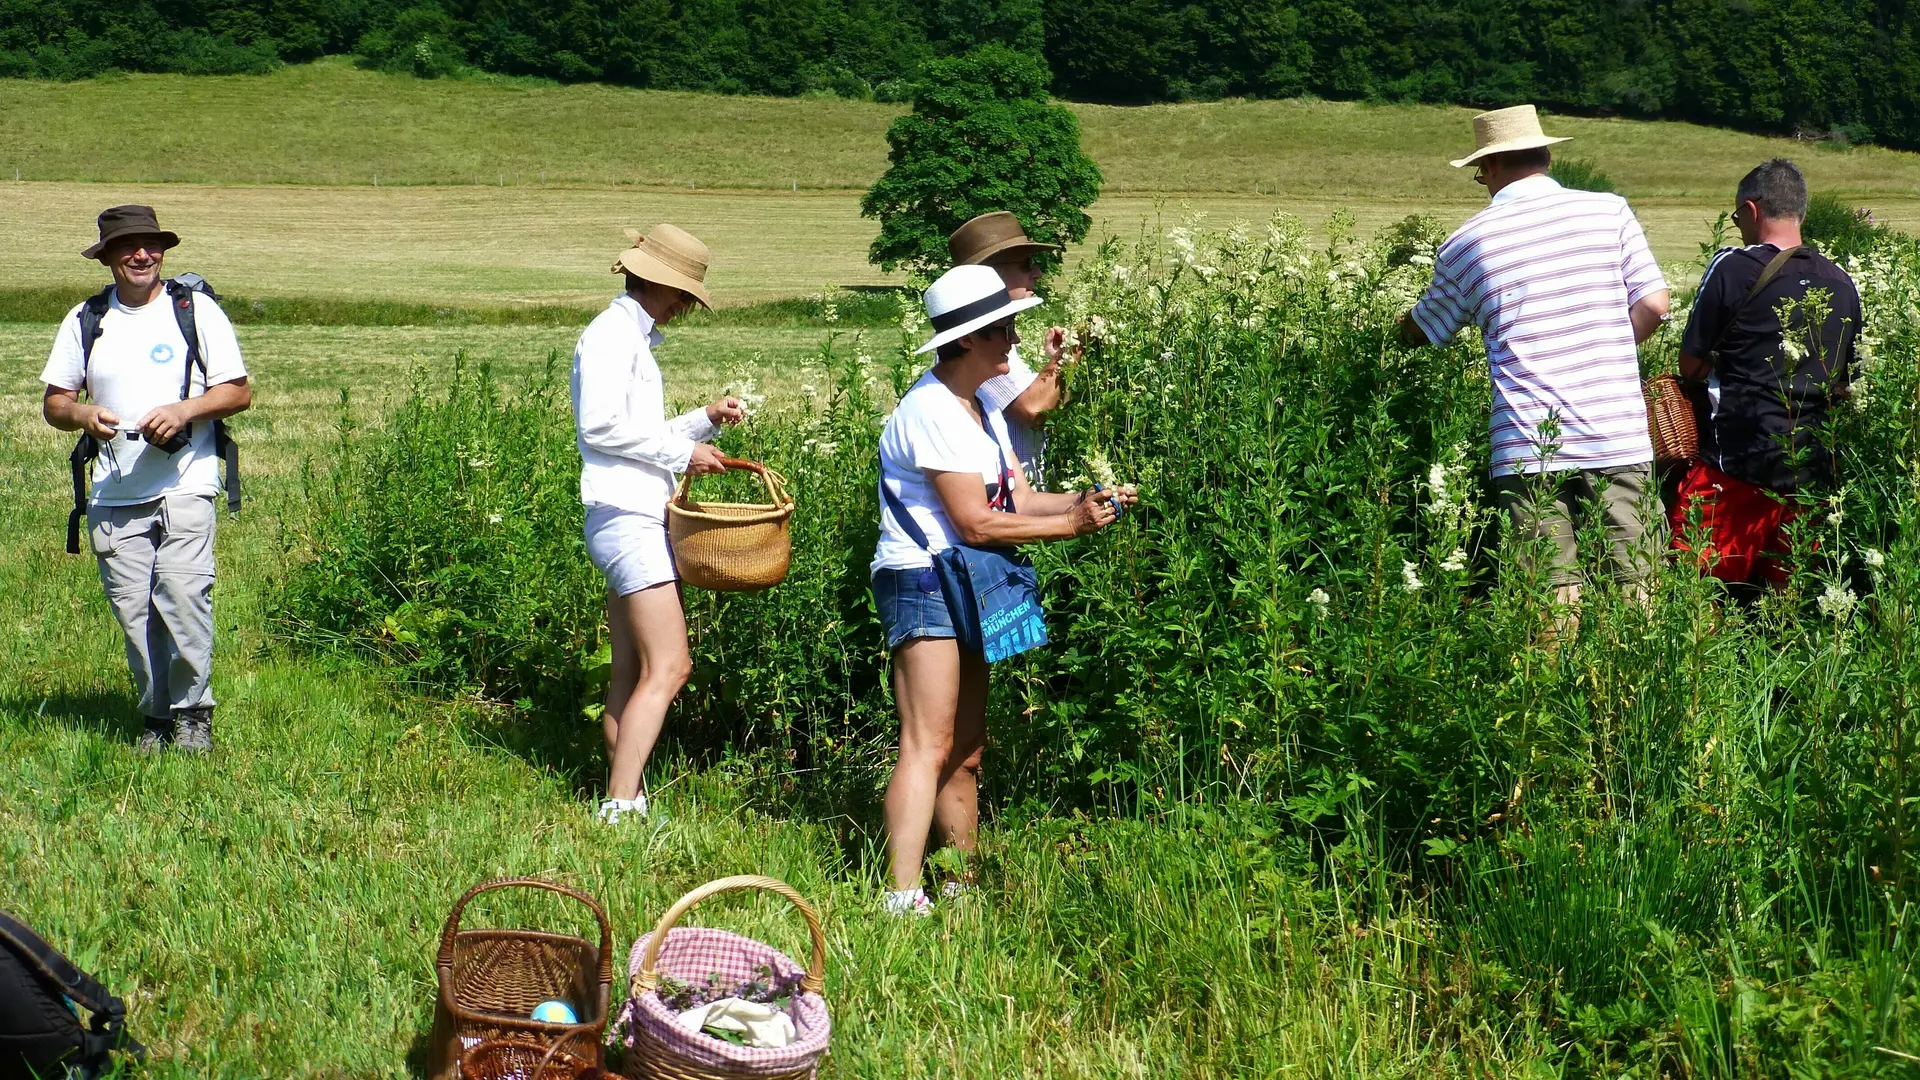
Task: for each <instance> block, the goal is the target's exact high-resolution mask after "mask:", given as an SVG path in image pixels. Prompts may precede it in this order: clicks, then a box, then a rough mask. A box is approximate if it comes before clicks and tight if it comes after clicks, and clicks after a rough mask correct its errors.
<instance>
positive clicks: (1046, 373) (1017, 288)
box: [947, 210, 1071, 488]
mask: <svg viewBox="0 0 1920 1080" xmlns="http://www.w3.org/2000/svg"><path fill="white" fill-rule="evenodd" d="M1060 250H1062V249H1061V247H1060V245H1058V244H1043V243H1040V242H1039V241H1037V240H1032V239H1029V238H1028V236H1027V233H1026V230H1025V229H1023V228H1022V227H1021V226H1020V219H1019V218H1017V217H1015V216H1013V214H1012V213H1010V212H1008V211H1005V210H996V211H994V212H993V213H990V214H981V215H980V216H978V217H976V218H973V219H972V220H970V221H968V222H967V223H966V224H964V225H962V226H960V227H959V228H958V229H955V230H954V231H953V235H952V236H950V237H948V238H947V253H948V254H950V255H952V256H953V264H954V265H955V266H990V267H992V268H993V269H994V270H995V271H996V272H997V273H998V274H999V275H1000V280H1001V281H1003V282H1005V283H1006V286H1007V295H1008V296H1010V297H1012V298H1013V299H1015V300H1019V299H1022V298H1024V297H1028V296H1033V295H1036V293H1035V290H1036V289H1037V288H1038V287H1039V285H1040V277H1041V269H1040V264H1039V261H1038V260H1037V258H1036V256H1038V255H1040V254H1042V253H1043V252H1058V251H1060ZM1066 339H1067V332H1066V330H1064V329H1062V328H1061V327H1058V326H1055V327H1051V328H1049V329H1048V330H1047V332H1046V334H1045V335H1044V336H1043V337H1042V338H1041V346H1042V348H1043V350H1044V351H1045V353H1046V357H1047V362H1046V365H1045V366H1043V367H1042V368H1041V369H1040V370H1039V371H1034V370H1033V369H1032V368H1029V367H1028V366H1027V364H1026V361H1025V360H1022V359H1021V357H1020V348H1019V346H1015V347H1014V348H1013V351H1012V352H1010V353H1008V354H1007V373H1006V374H1005V375H999V376H996V377H994V378H992V379H989V380H988V381H987V382H986V384H985V385H983V386H981V387H980V399H981V400H982V401H984V402H986V404H987V407H988V408H990V409H998V410H1000V413H1001V415H1002V416H1004V417H1005V418H1006V421H1007V438H1008V441H1010V442H1012V443H1013V452H1014V453H1015V454H1016V455H1018V456H1019V458H1020V464H1021V467H1022V468H1024V469H1025V470H1026V473H1027V480H1028V482H1029V483H1031V484H1033V485H1034V486H1035V487H1036V488H1038V487H1039V485H1040V482H1041V475H1040V472H1041V467H1042V464H1043V462H1042V458H1043V457H1044V454H1045V450H1046V433H1045V432H1044V431H1043V430H1042V428H1043V426H1044V425H1045V424H1046V422H1047V414H1048V413H1050V412H1052V411H1053V410H1054V409H1056V408H1058V407H1059V406H1060V396H1061V388H1060V381H1061V380H1060V376H1061V373H1062V370H1063V367H1064V365H1065V364H1067V363H1071V361H1070V360H1068V359H1067V358H1066V352H1067V350H1066Z"/></svg>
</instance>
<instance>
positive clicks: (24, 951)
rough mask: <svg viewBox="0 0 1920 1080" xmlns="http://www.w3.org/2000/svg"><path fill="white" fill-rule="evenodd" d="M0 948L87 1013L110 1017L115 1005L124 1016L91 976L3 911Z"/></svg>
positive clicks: (122, 1006) (116, 1001)
mask: <svg viewBox="0 0 1920 1080" xmlns="http://www.w3.org/2000/svg"><path fill="white" fill-rule="evenodd" d="M0 945H4V946H9V947H11V949H12V950H13V952H14V953H16V954H17V955H18V956H19V957H20V959H21V961H22V962H24V963H25V964H26V965H27V966H28V967H30V968H33V969H34V970H35V971H38V972H39V973H40V975H41V976H42V977H43V978H45V979H47V981H49V982H52V983H53V984H55V985H56V986H58V987H59V988H60V990H61V992H62V993H64V994H66V995H67V996H68V997H70V998H72V999H73V1000H74V1001H76V1002H78V1003H79V1004H81V1005H84V1006H86V1009H87V1011H88V1012H95V1013H111V1012H113V1011H114V1006H116V1005H118V1006H119V1011H120V1012H121V1013H122V1014H124V1013H125V1012H126V1005H125V1004H124V1003H122V1002H120V1000H119V999H118V998H116V997H114V996H113V995H112V994H110V993H108V992H107V988H106V987H104V986H101V985H100V984H99V983H98V982H96V981H94V978H93V976H91V975H88V974H87V973H86V972H84V971H81V970H80V969H79V968H77V967H75V966H74V964H73V961H71V960H69V959H67V958H66V957H65V956H63V955H61V953H60V950H58V949H56V948H54V947H53V946H52V945H49V944H47V940H46V939H45V938H43V937H41V936H40V935H39V934H36V933H34V932H33V931H32V930H31V929H29V928H28V927H27V925H26V924H25V923H23V922H21V921H20V920H19V919H16V918H14V917H13V916H12V915H10V914H8V913H7V912H5V911H0Z"/></svg>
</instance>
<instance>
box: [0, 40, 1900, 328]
mask: <svg viewBox="0 0 1920 1080" xmlns="http://www.w3.org/2000/svg"><path fill="white" fill-rule="evenodd" d="M1073 108H1075V109H1076V111H1077V112H1078V113H1079V115H1080V118H1081V122H1082V128H1083V135H1084V142H1085V146H1086V149H1087V151H1088V153H1089V154H1090V155H1091V156H1092V157H1093V158H1094V160H1095V161H1096V162H1098V163H1099V164H1100V166H1101V168H1102V170H1103V171H1104V173H1105V175H1106V186H1105V189H1104V191H1105V194H1104V197H1103V198H1102V199H1101V200H1100V201H1099V202H1098V203H1096V204H1095V206H1094V207H1093V208H1092V215H1093V218H1094V230H1093V232H1092V234H1091V235H1090V236H1089V237H1088V243H1087V244H1085V245H1082V246H1081V247H1079V248H1078V249H1076V250H1075V251H1074V252H1072V253H1070V259H1069V262H1070V263H1077V262H1078V261H1079V260H1080V259H1081V258H1083V257H1084V256H1085V254H1086V252H1087V251H1089V250H1091V248H1092V247H1093V246H1095V245H1096V244H1097V243H1098V241H1099V240H1101V239H1102V238H1104V237H1107V236H1118V237H1121V238H1122V239H1127V240H1131V239H1133V238H1135V237H1137V236H1138V235H1140V234H1141V232H1142V229H1143V227H1145V228H1156V227H1157V226H1160V225H1164V224H1170V223H1172V222H1173V221H1175V220H1178V219H1180V218H1183V217H1185V216H1186V215H1187V214H1188V213H1190V212H1201V213H1206V214H1209V215H1211V217H1212V218H1213V220H1214V221H1215V222H1216V223H1220V222H1225V221H1229V220H1246V221H1250V222H1253V223H1255V224H1260V223H1264V222H1265V221H1266V220H1267V219H1268V218H1269V217H1270V216H1271V215H1272V214H1273V213H1274V212H1275V211H1285V212H1287V213H1290V214H1293V215H1295V216H1298V217H1299V218H1301V219H1302V220H1303V221H1304V222H1306V224H1307V226H1308V228H1309V229H1310V230H1314V231H1316V232H1321V231H1324V228H1325V226H1326V224H1327V222H1328V221H1329V220H1331V219H1332V217H1333V215H1334V213H1335V211H1336V210H1339V209H1343V208H1344V209H1350V210H1351V211H1353V213H1354V215H1355V217H1356V218H1357V220H1358V223H1359V225H1360V227H1361V229H1362V230H1363V231H1373V230H1375V229H1377V228H1378V227H1380V226H1383V225H1386V224H1388V223H1391V222H1393V221H1396V220H1399V219H1400V218H1403V217H1405V216H1407V215H1409V214H1414V213H1421V214H1430V215H1433V216H1434V217H1435V218H1437V219H1438V220H1439V221H1440V222H1441V223H1442V224H1444V225H1447V226H1453V225H1457V224H1458V223H1459V222H1461V221H1464V220H1465V219H1466V218H1467V217H1468V216H1469V215H1470V214H1472V213H1473V212H1474V211H1475V210H1477V209H1478V208H1479V207H1481V206H1482V205H1484V194H1483V192H1482V190H1481V189H1480V188H1479V187H1477V186H1475V185H1474V184H1473V182H1472V180H1471V178H1470V177H1469V176H1468V175H1467V173H1465V172H1464V171H1461V170H1455V169H1452V168H1450V167H1448V166H1447V164H1446V162H1447V159H1449V158H1451V157H1453V156H1455V155H1457V154H1458V153H1460V152H1461V150H1462V148H1463V147H1464V146H1465V145H1467V143H1468V142H1470V134H1469V132H1470V127H1469V124H1468V120H1469V117H1470V116H1471V110H1467V109H1459V108H1450V107H1437V106H1432V107H1430V106H1368V105H1360V104H1354V103H1338V102H1324V101H1315V100H1294V101H1226V102H1214V103H1208V104H1189V105H1155V106H1145V107H1139V108H1118V107H1111V106H1092V105H1075V106H1073ZM0 110H3V111H4V112H5V114H6V115H7V116H8V118H9V123H10V129H9V134H10V138H9V140H8V141H7V143H6V145H4V146H0V183H4V182H5V181H6V180H8V178H12V179H14V180H15V181H17V182H15V183H13V184H12V186H9V187H5V188H4V192H5V196H6V197H5V198H4V200H0V261H4V262H5V263H6V264H7V265H8V266H9V267H10V268H11V273H10V275H9V279H8V281H7V282H6V284H7V286H8V287H10V288H15V289H19V288H36V287H52V288H63V289H64V288H71V289H81V290H84V289H85V288H86V287H88V286H89V285H91V284H93V283H94V282H95V280H96V279H97V278H98V271H97V269H95V268H93V267H91V266H89V265H88V264H86V263H84V262H82V261H80V260H79V259H77V258H76V257H75V255H76V253H77V252H78V251H79V250H80V249H81V248H83V247H85V246H86V245H87V244H88V243H89V242H91V240H92V238H93V237H92V222H93V216H94V215H95V214H96V213H98V212H99V210H100V209H101V208H102V207H105V206H108V205H112V204H114V203H118V202H146V203H150V204H152V205H154V206H156V207H158V208H159V209H160V212H161V216H162V219H163V220H164V221H165V222H167V224H168V225H169V226H170V227H173V228H175V229H176V230H177V231H180V232H181V233H182V234H183V236H184V237H185V243H184V244H183V246H182V248H181V249H180V250H179V252H177V253H176V255H175V263H176V265H177V266H178V267H179V268H180V269H187V268H188V264H189V263H190V264H191V266H192V268H195V269H198V270H200V271H201V272H203V273H205V274H206V275H207V276H208V277H209V278H211V279H213V280H214V282H215V283H216V285H217V286H219V287H221V288H224V289H228V290H232V291H235V292H237V293H240V294H242V295H245V296H248V297H257V298H269V299H280V300H292V299H300V300H305V301H311V300H350V301H353V302H356V303H359V302H373V301H380V302H390V303H398V304H403V305H431V306H435V307H441V306H451V307H457V308H486V307H538V306H542V305H560V306H566V307H583V306H584V307H592V306H595V305H596V304H597V303H598V302H599V300H600V298H602V297H603V296H604V295H605V294H606V292H607V274H606V272H605V271H604V270H603V269H602V267H604V266H606V265H608V264H609V263H610V262H611V256H612V254H613V252H614V251H615V250H617V249H618V248H619V247H621V246H623V245H624V244H625V239H624V237H623V236H622V235H621V233H620V230H621V228H622V227H625V226H634V227H645V226H648V225H650V224H652V223H653V222H656V221H673V222H675V223H677V224H680V225H683V226H686V227H688V228H690V229H692V230H693V231H694V232H695V233H697V234H698V235H699V236H701V237H702V238H703V239H705V240H707V241H708V243H709V245H710V246H711V247H712V248H713V251H714V265H713V271H712V279H711V280H712V284H713V287H714V292H715V295H716V297H717V298H718V301H719V303H721V304H722V305H728V306H731V305H738V304H753V303H757V302H760V301H765V300H770V299H777V298H785V297H793V296H801V295H806V294H810V293H817V292H820V291H823V290H827V289H832V288H834V287H837V286H856V287H857V286H872V285H880V284H888V283H892V284H899V283H901V281H902V279H901V278H899V277H898V276H897V275H894V276H889V275H885V274H882V273H881V272H880V271H879V270H878V269H877V268H875V267H873V266H871V265H869V264H868V263H867V260H866V253H867V248H868V246H869V244H871V242H872V240H873V237H874V235H875V232H876V230H877V226H876V223H875V222H873V221H871V220H869V219H865V218H862V217H861V216H860V213H859V197H858V193H859V192H860V191H861V190H864V189H865V188H866V187H867V186H868V185H870V184H871V183H872V182H873V180H874V179H875V178H876V177H878V175H879V174H880V172H881V171H882V170H883V169H884V168H885V167H886V142H885V138H884V136H885V131H886V127H887V124H888V123H889V122H890V121H891V120H892V118H893V117H895V116H897V115H898V114H899V112H900V107H899V106H893V105H878V104H873V103H865V102H850V101H840V100H835V99H804V100H800V99H773V98H747V97H722V96H712V95H699V94H687V93H677V92H667V91H638V90H624V89H617V88H611V87H604V86H556V85H547V84H542V83H538V82H532V81H527V80H512V79H492V78H486V79H473V80H442V81H430V80H418V79H413V78H408V77H399V76H391V75H382V74H378V73H374V72H367V71H361V70H358V69H356V68H354V67H353V66H352V65H351V64H350V63H348V62H346V61H344V60H339V59H334V60H328V61H323V62H320V63H316V64H310V65H304V66H296V67H289V68H286V69H284V70H282V71H280V72H277V73H275V74H272V75H267V76H218V77H182V76H166V75H125V76H114V77H110V78H104V79H97V80H88V81H83V82H77V83H45V82H27V81H17V80H16V81H9V80H0ZM343 117H351V118H352V121H351V122H348V123H342V122H341V120H342V118H343ZM1551 123H1552V125H1553V126H1554V127H1556V129H1558V130H1564V131H1566V132H1568V133H1570V134H1573V135H1574V136H1575V137H1576V138H1577V139H1578V140H1579V142H1577V143H1575V144H1570V145H1572V146H1577V147H1578V150H1577V153H1578V155H1579V156H1581V157H1582V158H1584V159H1588V160H1591V161H1593V162H1594V163H1595V164H1596V165H1598V166H1599V167H1601V168H1603V169H1604V170H1605V172H1606V173H1607V175H1608V176H1609V177H1611V178H1612V179H1613V180H1614V181H1615V182H1616V183H1617V184H1618V185H1619V186H1620V189H1621V190H1622V191H1623V192H1625V193H1626V194H1627V195H1628V196H1629V197H1630V198H1631V199H1632V200H1633V202H1634V207H1635V210H1636V212H1637V213H1638V214H1639V216H1640V218H1641V221H1642V222H1643V224H1644V225H1645V227H1646V229H1647V233H1648V235H1649V237H1650V238H1651V240H1652V243H1653V246H1654V250H1655V253H1656V255H1658V256H1659V257H1660V259H1661V260H1662V261H1663V262H1669V263H1678V262H1682V261H1684V260H1687V259H1690V258H1691V257H1692V256H1693V255H1694V254H1695V246H1696V244H1697V242H1698V240H1699V237H1700V236H1701V234H1702V231H1703V226H1704V224H1705V223H1706V222H1709V221H1711V220H1712V219H1713V218H1714V217H1715V215H1717V214H1718V213H1719V212H1720V211H1721V210H1723V209H1725V208H1726V205H1727V203H1728V202H1729V200H1730V198H1731V192H1732V190H1733V187H1734V185H1735V183H1736V182H1737V181H1738V179H1739V177H1740V176H1741V175H1742V174H1743V173H1744V172H1745V171H1746V170H1747V169H1748V168H1750V167H1751V166H1752V165H1753V164H1754V163H1755V162H1757V161H1759V160H1761V159H1762V158H1765V157H1768V156H1772V155H1775V154H1787V155H1790V156H1793V157H1795V158H1797V159H1798V160H1799V161H1800V162H1801V163H1802V164H1803V166H1804V167H1805V168H1806V171H1807V174H1808V177H1809V180H1810V182H1811V183H1812V185H1813V187H1814V188H1815V190H1817V191H1823V192H1828V193H1832V194H1837V195H1841V196H1844V197H1846V198H1848V199H1850V200H1853V201H1856V202H1864V203H1866V204H1867V205H1870V206H1871V207H1872V208H1873V209H1874V210H1875V211H1876V212H1877V214H1878V215H1879V217H1880V219H1881V220H1883V221H1886V222H1888V223H1891V224H1893V225H1895V226H1897V227H1905V228H1909V229H1920V157H1916V156H1915V155H1913V154H1910V153H1905V152H1901V151H1892V150H1884V149H1880V148H1874V147H1857V148H1851V149H1846V150H1833V149H1827V148H1825V147H1822V146H1815V145H1813V144H1808V143H1804V142H1795V141H1793V140H1787V139H1767V138H1762V137H1759V136H1753V135H1746V134H1741V133H1736V132H1728V131H1723V130H1719V129H1714V128H1706V127H1700V126H1697V125H1689V124H1679V123H1672V122H1665V121H1662V122H1641V121H1628V120H1612V119H1590V118H1583V117H1559V116H1556V117H1553V118H1552V119H1551ZM474 321H485V320H474Z"/></svg>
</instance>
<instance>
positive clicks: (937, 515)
mask: <svg viewBox="0 0 1920 1080" xmlns="http://www.w3.org/2000/svg"><path fill="white" fill-rule="evenodd" d="M987 422H988V423H989V424H990V425H992V427H993V430H994V434H993V435H991V436H989V435H988V434H987V432H986V430H985V429H983V428H982V427H981V426H980V422H979V421H978V420H975V419H974V418H973V413H972V412H970V411H968V409H967V407H966V405H964V404H962V403H961V401H960V399H959V398H957V397H954V396H953V391H951V390H949V389H947V387H946V384H945V383H942V382H941V381H940V380H939V379H936V378H934V377H933V372H931V371H929V372H927V373H926V374H925V375H922V376H920V381H919V382H916V383H914V384H913V388H912V389H910V390H908V391H907V392H906V395H905V396H904V397H902V398H901V399H900V404H899V406H898V407H897V408H895V409H894V410H893V415H892V416H890V417H888V418H887V426H886V430H884V431H882V432H881V433H880V482H881V483H882V484H885V485H886V486H887V488H888V489H889V490H891V491H892V492H893V493H894V495H895V496H897V497H898V498H899V500H900V502H901V503H902V504H903V505H904V506H905V507H906V508H907V512H908V513H909V514H912V515H913V520H914V521H915V522H916V523H918V524H919V526H920V529H921V531H922V532H925V533H926V534H927V543H928V544H929V545H930V547H931V549H932V550H933V551H944V550H946V549H947V548H950V547H952V546H953V545H954V544H955V542H956V541H955V539H954V536H955V534H954V529H953V526H952V524H951V523H950V522H949V521H948V520H947V510H946V504H944V503H942V502H941V501H940V493H939V492H937V491H935V490H934V488H933V479H932V478H931V477H929V476H928V475H927V471H928V470H932V471H934V472H977V473H979V474H980V482H981V484H983V485H985V486H986V490H987V494H988V497H989V498H991V497H992V496H993V495H994V493H995V492H997V491H998V489H999V485H1000V464H1001V462H1002V460H1004V461H1005V462H1006V464H1007V467H1008V468H1009V469H1016V468H1019V466H1018V465H1016V464H1014V461H1015V459H1014V456H1013V447H1011V446H1009V445H1008V444H1007V442H1006V430H1007V428H1006V421H1005V418H1004V417H1002V416H1001V415H1000V414H999V412H998V411H989V412H988V414H987ZM1003 455H1004V458H1003ZM932 565H933V557H932V555H931V554H930V553H929V551H928V549H927V548H923V547H921V546H920V545H919V544H917V543H915V542H914V539H913V537H911V536H909V535H907V532H906V530H905V529H903V528H901V527H900V523H899V522H898V521H896V520H895V519H894V516H893V509H892V508H891V507H889V506H888V505H887V499H886V498H885V497H884V496H882V497H881V500H880V546H879V547H878V548H877V549H876V550H875V551H874V553H873V567H872V569H873V570H875V571H879V570H917V569H920V568H922V567H927V566H932Z"/></svg>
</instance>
